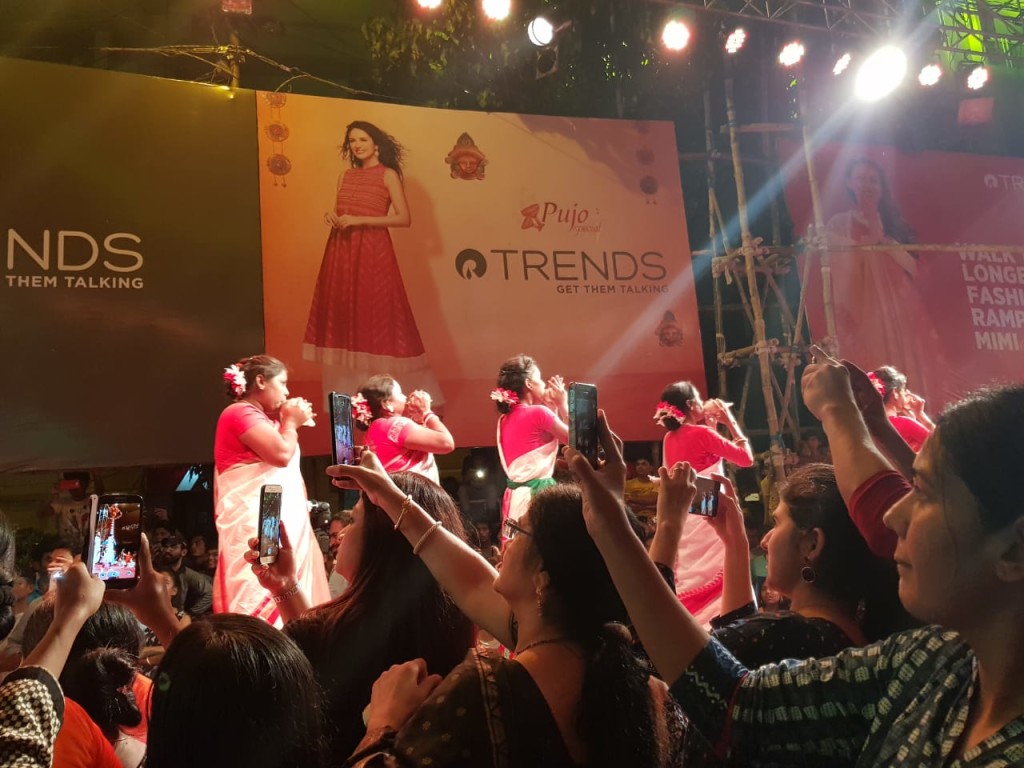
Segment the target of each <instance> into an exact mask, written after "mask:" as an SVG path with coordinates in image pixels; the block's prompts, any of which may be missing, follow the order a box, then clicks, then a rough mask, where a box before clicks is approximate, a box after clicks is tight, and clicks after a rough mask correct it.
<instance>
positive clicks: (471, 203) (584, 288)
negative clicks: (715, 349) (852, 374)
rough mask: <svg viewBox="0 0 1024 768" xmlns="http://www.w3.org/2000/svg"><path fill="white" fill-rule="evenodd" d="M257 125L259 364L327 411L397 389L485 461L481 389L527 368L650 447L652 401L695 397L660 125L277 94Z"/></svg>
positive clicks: (681, 252) (678, 210) (690, 294)
mask: <svg viewBox="0 0 1024 768" xmlns="http://www.w3.org/2000/svg"><path fill="white" fill-rule="evenodd" d="M257 115H258V120H259V142H260V148H259V162H260V169H259V173H260V199H261V215H262V238H263V271H264V296H265V302H266V304H265V322H266V334H267V337H266V340H267V351H268V353H269V354H272V355H275V356H278V357H280V358H282V359H284V360H285V361H286V362H287V363H288V365H289V371H290V380H291V383H292V389H293V390H294V389H300V390H310V389H314V390H321V392H322V394H321V395H320V397H319V402H320V403H321V412H322V413H323V414H326V393H327V392H328V391H330V390H337V391H341V392H353V391H355V390H356V389H357V388H358V387H359V386H360V385H361V384H362V383H363V381H365V379H366V378H367V377H368V376H370V375H372V374H376V373H390V374H392V375H394V376H395V378H396V379H397V380H398V381H399V383H400V385H401V386H402V388H403V390H404V391H405V392H409V391H411V390H413V389H416V388H423V389H426V390H427V391H429V392H430V393H431V394H432V395H433V397H434V400H435V403H438V402H443V408H444V415H445V420H446V422H447V424H448V426H449V428H450V429H451V431H452V434H453V436H454V437H455V440H456V443H457V444H458V445H493V444H494V441H495V424H496V418H497V414H496V411H495V408H494V404H493V403H492V402H491V401H490V399H489V393H490V391H491V389H493V387H494V385H495V377H496V375H497V371H498V368H499V366H500V365H501V363H502V362H503V361H504V360H505V359H506V358H508V357H510V356H512V355H514V354H517V353H520V352H525V353H527V354H529V355H531V356H532V357H534V358H535V359H536V360H537V361H538V363H539V366H540V369H541V372H542V374H543V375H544V376H550V375H552V374H561V375H562V376H563V377H565V379H566V381H571V380H576V381H586V382H592V383H596V384H597V386H598V389H599V402H600V404H601V406H602V407H604V408H606V409H607V410H608V411H609V414H610V415H611V417H612V418H613V420H614V424H615V427H616V428H617V429H618V430H619V431H620V433H621V434H622V435H623V437H625V438H626V439H657V438H658V437H660V435H661V430H660V429H659V428H657V427H656V426H655V425H654V424H653V422H652V420H651V415H652V413H653V411H654V406H655V405H656V403H657V402H658V396H659V394H660V392H661V390H662V388H663V387H664V385H665V384H667V383H669V382H671V381H675V380H678V379H683V378H689V379H693V380H694V381H696V382H698V383H702V382H703V381H704V372H703V364H702V359H701V343H700V335H699V328H698V322H697V307H696V297H695V293H694V287H693V276H692V271H691V266H690V254H689V250H688V244H687V235H686V224H685V215H684V210H683V200H682V193H681V188H680V180H679V172H678V161H677V155H676V144H675V137H674V132H673V126H672V125H671V123H660V122H626V121H611V120H584V119H567V118H557V117H531V116H524V115H510V114H483V113H470V112H453V111H444V110H435V109H426V108H417V107H407V106H395V105H388V104H374V103H368V102H365V101H348V100H339V99H326V98H316V97H306V96H293V95H287V96H286V95H284V94H280V93H260V94H258V97H257ZM350 125H351V126H352V129H351V130H347V129H348V127H349V126H350ZM346 139H348V143H346ZM321 420H322V421H326V417H325V416H324V417H322V419H321ZM316 439H317V441H318V442H317V443H316V444H314V445H313V446H312V451H313V452H326V450H327V434H326V429H325V428H324V425H321V427H320V428H319V429H318V432H317V434H316ZM310 442H311V441H310V440H309V439H307V438H306V437H305V436H303V445H304V448H305V450H307V452H309V451H310V450H311V448H310V446H309V443H310Z"/></svg>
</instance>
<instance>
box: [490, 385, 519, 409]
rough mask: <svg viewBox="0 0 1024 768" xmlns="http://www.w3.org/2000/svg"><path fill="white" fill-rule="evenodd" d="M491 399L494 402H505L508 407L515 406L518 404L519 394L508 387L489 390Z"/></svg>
mask: <svg viewBox="0 0 1024 768" xmlns="http://www.w3.org/2000/svg"><path fill="white" fill-rule="evenodd" d="M491 400H493V401H494V402H496V403H505V405H507V406H508V407H509V408H515V407H516V406H517V405H519V395H517V394H516V393H515V392H513V391H512V390H510V389H502V388H501V387H498V388H497V389H494V390H491Z"/></svg>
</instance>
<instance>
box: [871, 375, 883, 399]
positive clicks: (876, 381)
mask: <svg viewBox="0 0 1024 768" xmlns="http://www.w3.org/2000/svg"><path fill="white" fill-rule="evenodd" d="M868 381H870V382H871V383H872V384H874V385H875V389H877V390H878V394H880V395H881V396H882V399H885V382H883V381H882V380H881V379H880V378H878V377H877V376H875V374H874V373H869V374H868Z"/></svg>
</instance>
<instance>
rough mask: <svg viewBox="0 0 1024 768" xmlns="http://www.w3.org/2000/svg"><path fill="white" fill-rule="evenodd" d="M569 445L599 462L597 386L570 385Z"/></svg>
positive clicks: (591, 460) (592, 460)
mask: <svg viewBox="0 0 1024 768" xmlns="http://www.w3.org/2000/svg"><path fill="white" fill-rule="evenodd" d="M569 445H570V446H571V447H573V448H575V449H576V450H577V451H579V452H580V453H582V454H583V455H584V456H586V457H587V459H588V460H589V461H590V463H591V464H595V465H596V464H597V448H598V436H597V387H596V386H594V385H593V384H576V383H573V384H570V385H569Z"/></svg>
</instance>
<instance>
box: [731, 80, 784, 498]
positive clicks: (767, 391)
mask: <svg viewBox="0 0 1024 768" xmlns="http://www.w3.org/2000/svg"><path fill="white" fill-rule="evenodd" d="M725 111H726V123H727V125H728V129H729V148H730V150H731V151H732V165H733V174H734V176H735V181H736V204H737V210H738V213H739V221H740V238H741V242H742V245H743V255H744V266H745V267H746V276H747V288H748V289H749V293H750V301H751V311H752V314H753V319H754V344H755V345H756V346H757V347H758V363H759V365H758V367H759V368H760V372H761V391H762V394H763V397H764V408H765V413H766V415H767V417H768V430H769V434H770V438H769V450H770V451H771V463H772V469H773V473H774V475H775V479H776V480H778V481H779V482H781V481H782V480H784V479H785V477H786V469H785V465H784V463H783V455H782V434H781V432H780V431H779V416H778V413H777V411H776V410H775V400H774V398H773V397H772V370H771V357H770V353H769V350H768V344H767V343H766V338H765V336H766V333H765V323H764V308H763V306H762V305H761V296H760V293H759V292H758V290H757V272H756V270H755V264H754V251H755V247H754V238H753V237H752V236H751V233H750V221H749V218H748V216H747V193H746V188H745V184H744V180H743V163H742V161H741V159H740V146H739V138H738V136H737V133H736V103H735V99H734V98H733V78H732V75H731V73H730V75H729V76H728V77H727V78H726V81H725Z"/></svg>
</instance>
